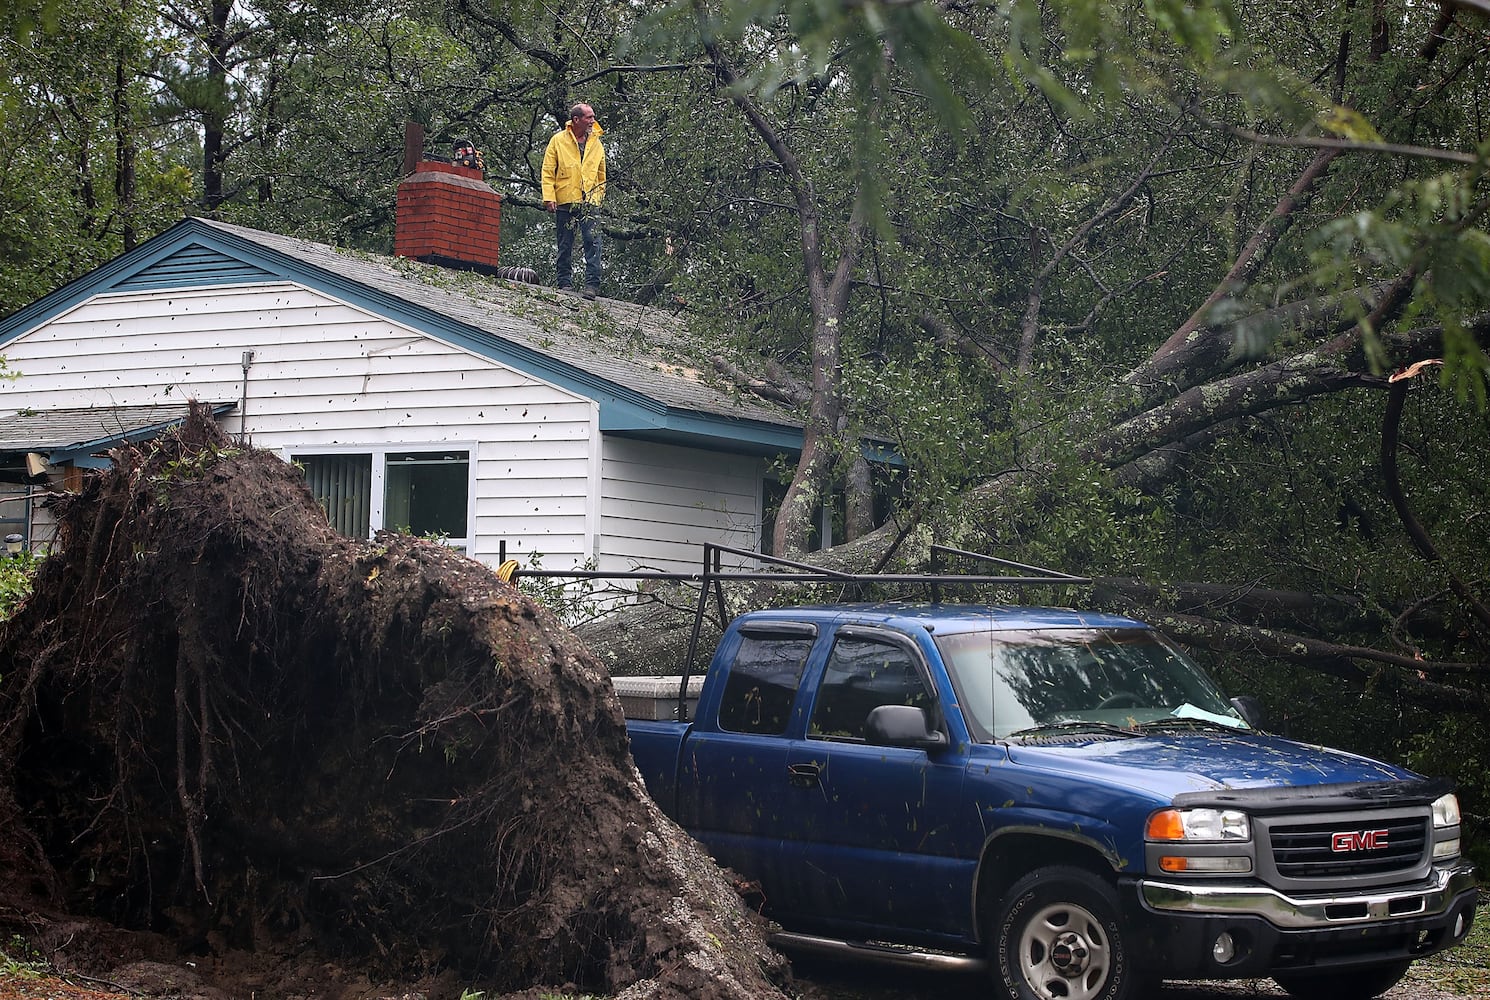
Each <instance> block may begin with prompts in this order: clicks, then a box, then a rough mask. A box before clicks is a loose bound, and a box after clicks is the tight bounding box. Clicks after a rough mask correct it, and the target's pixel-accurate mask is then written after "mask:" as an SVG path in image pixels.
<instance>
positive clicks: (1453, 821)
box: [1433, 794, 1459, 830]
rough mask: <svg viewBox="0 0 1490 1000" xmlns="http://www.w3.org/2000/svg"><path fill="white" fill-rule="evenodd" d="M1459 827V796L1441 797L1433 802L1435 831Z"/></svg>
mask: <svg viewBox="0 0 1490 1000" xmlns="http://www.w3.org/2000/svg"><path fill="white" fill-rule="evenodd" d="M1458 825H1459V796H1457V795H1452V794H1450V795H1440V796H1439V797H1438V798H1437V799H1435V800H1434V802H1433V826H1434V828H1435V829H1440V830H1441V829H1443V828H1444V827H1446V826H1458Z"/></svg>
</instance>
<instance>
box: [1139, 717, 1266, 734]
mask: <svg viewBox="0 0 1490 1000" xmlns="http://www.w3.org/2000/svg"><path fill="white" fill-rule="evenodd" d="M1134 728H1135V729H1140V730H1142V731H1143V732H1146V733H1162V732H1196V731H1197V730H1200V731H1205V732H1210V733H1247V732H1251V731H1252V729H1251V727H1250V726H1228V725H1227V724H1226V723H1224V722H1217V721H1216V720H1214V719H1197V718H1194V717H1193V716H1174V717H1172V718H1165V719H1154V720H1153V721H1152V722H1140V723H1139V724H1138V725H1137V726H1135V727H1134Z"/></svg>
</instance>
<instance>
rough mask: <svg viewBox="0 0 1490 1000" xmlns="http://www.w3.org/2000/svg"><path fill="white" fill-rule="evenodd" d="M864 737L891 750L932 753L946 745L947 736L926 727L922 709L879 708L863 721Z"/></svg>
mask: <svg viewBox="0 0 1490 1000" xmlns="http://www.w3.org/2000/svg"><path fill="white" fill-rule="evenodd" d="M864 738H865V739H867V740H868V741H869V742H870V743H875V744H879V745H881V746H892V747H920V748H921V749H923V750H935V749H936V748H938V747H944V746H946V745H947V734H946V733H943V732H941V731H940V730H936V729H931V728H930V727H929V726H928V725H927V720H926V710H925V709H923V708H917V707H915V706H914V705H881V706H880V707H879V708H876V709H874V710H873V711H872V712H870V713H869V718H867V719H865V720H864Z"/></svg>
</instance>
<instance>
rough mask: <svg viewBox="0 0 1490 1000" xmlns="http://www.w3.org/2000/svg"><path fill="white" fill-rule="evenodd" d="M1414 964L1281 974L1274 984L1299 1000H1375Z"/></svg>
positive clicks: (1275, 978) (1404, 963) (1395, 983)
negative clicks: (1374, 998)
mask: <svg viewBox="0 0 1490 1000" xmlns="http://www.w3.org/2000/svg"><path fill="white" fill-rule="evenodd" d="M1411 964H1412V963H1411V962H1392V963H1391V964H1389V965H1372V966H1368V967H1367V968H1364V969H1330V970H1328V971H1324V970H1321V971H1319V972H1290V973H1281V972H1280V973H1278V974H1277V975H1276V976H1274V977H1273V981H1274V982H1276V983H1277V984H1278V985H1279V986H1281V987H1283V989H1284V991H1285V992H1286V993H1287V994H1288V995H1289V996H1291V997H1298V998H1299V1000H1371V998H1372V997H1379V996H1381V995H1382V994H1383V993H1385V992H1386V991H1387V990H1389V989H1391V988H1392V987H1393V986H1396V985H1397V982H1398V980H1400V979H1401V978H1402V977H1403V975H1405V974H1406V972H1407V967H1408V966H1409V965H1411Z"/></svg>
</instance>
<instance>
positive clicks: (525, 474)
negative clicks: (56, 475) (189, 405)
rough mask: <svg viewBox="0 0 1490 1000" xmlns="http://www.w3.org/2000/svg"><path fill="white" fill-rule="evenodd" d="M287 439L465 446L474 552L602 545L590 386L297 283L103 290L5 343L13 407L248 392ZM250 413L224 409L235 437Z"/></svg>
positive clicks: (320, 446)
mask: <svg viewBox="0 0 1490 1000" xmlns="http://www.w3.org/2000/svg"><path fill="white" fill-rule="evenodd" d="M246 350H252V351H253V352H254V358H253V361H252V364H251V365H250V367H249V372H248V378H247V405H246V408H245V409H246V413H247V417H246V421H247V428H248V433H249V437H250V439H251V441H252V442H253V444H255V445H257V446H259V447H261V448H269V449H273V450H277V451H282V452H285V453H289V452H311V451H357V450H359V449H363V448H366V449H369V450H371V449H374V448H389V447H392V448H394V449H397V450H409V451H417V450H421V449H423V448H440V447H465V448H468V449H469V450H471V452H472V456H471V458H472V463H473V465H472V469H473V472H472V478H473V488H472V494H473V500H472V508H471V521H472V525H471V530H472V532H473V545H472V550H471V554H472V555H474V556H477V557H478V558H482V559H485V560H487V561H494V560H495V559H496V557H497V551H498V545H499V543H500V542H501V541H502V540H506V542H507V549H508V554H509V555H511V556H514V557H523V556H524V555H525V554H527V553H531V552H541V553H543V563H544V567H545V568H552V569H567V568H570V567H572V566H576V565H580V564H583V563H584V562H585V561H586V560H587V559H589V558H591V557H592V556H593V555H594V552H595V542H594V539H595V532H596V515H595V511H594V506H595V504H594V494H595V487H594V485H593V480H594V472H595V466H596V465H597V464H598V458H597V456H598V455H599V444H598V440H597V439H598V437H599V434H598V430H597V428H598V426H599V420H598V411H597V408H596V405H595V403H594V402H593V401H592V400H589V399H586V398H584V397H582V396H578V395H575V394H574V393H571V392H568V391H566V390H563V389H560V388H559V387H557V386H553V385H550V384H548V383H546V382H543V381H541V380H539V379H536V378H534V377H532V376H530V375H528V374H526V373H523V372H519V371H516V370H513V369H510V368H506V367H504V366H501V365H499V364H497V363H495V362H493V361H490V360H488V359H485V358H482V357H480V356H478V355H475V354H473V353H471V352H469V351H465V350H462V349H460V348H457V347H454V346H452V345H450V344H446V343H443V342H441V341H438V340H435V339H433V338H431V337H429V336H427V335H425V334H422V333H419V332H417V331H414V330H412V329H409V328H407V327H403V326H399V325H397V324H395V323H393V322H390V321H389V320H388V319H386V318H384V317H380V316H377V315H374V314H371V313H369V312H367V311H366V310H363V309H360V308H357V307H354V306H352V305H350V304H348V303H344V302H340V301H336V300H334V299H331V298H328V297H326V296H324V295H321V294H319V293H316V292H312V291H309V290H307V289H305V288H301V287H299V286H297V285H293V284H289V283H273V284H264V285H234V286H229V287H220V288H204V289H193V290H186V291H179V292H170V293H161V292H154V293H149V292H136V293H128V294H112V295H101V296H97V297H95V298H93V299H90V300H88V301H86V302H83V303H81V304H80V305H78V306H77V307H75V308H73V309H72V310H70V311H68V312H67V313H65V314H64V315H62V316H59V317H57V318H55V319H53V320H52V321H51V322H49V323H47V324H46V325H44V326H42V327H39V328H37V329H34V330H31V331H29V332H27V333H25V334H23V335H22V336H20V337H18V338H16V339H14V340H12V341H11V342H10V343H8V344H6V345H5V347H4V349H3V353H4V356H5V358H6V360H7V362H8V363H9V365H10V368H11V370H12V371H15V372H18V373H20V376H21V377H20V378H19V379H16V380H14V381H4V382H0V409H3V410H7V411H13V410H19V409H24V408H31V409H36V410H47V409H57V408H63V407H80V406H100V407H106V406H110V405H129V404H143V403H151V402H162V401H164V402H172V401H181V400H186V399H198V400H202V401H211V402H239V401H240V399H241V398H242V396H243V392H244V373H243V352H244V351H246ZM243 422H244V417H243V414H242V413H241V412H234V413H230V414H228V415H227V416H225V417H224V418H223V426H224V428H225V429H226V430H227V431H228V433H230V434H234V435H237V434H238V433H240V432H241V430H242V427H243Z"/></svg>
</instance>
